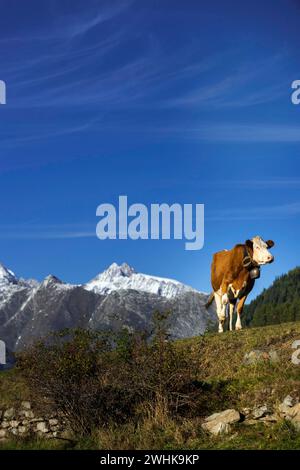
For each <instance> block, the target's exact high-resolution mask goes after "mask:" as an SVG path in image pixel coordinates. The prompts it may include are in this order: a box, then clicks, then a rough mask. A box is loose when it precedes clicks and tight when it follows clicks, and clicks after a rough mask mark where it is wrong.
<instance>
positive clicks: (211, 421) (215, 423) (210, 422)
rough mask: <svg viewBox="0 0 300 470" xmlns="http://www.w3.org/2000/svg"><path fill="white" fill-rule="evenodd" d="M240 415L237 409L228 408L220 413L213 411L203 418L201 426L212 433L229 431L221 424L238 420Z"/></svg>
mask: <svg viewBox="0 0 300 470" xmlns="http://www.w3.org/2000/svg"><path fill="white" fill-rule="evenodd" d="M240 419H241V415H240V413H239V412H238V411H236V410H233V409H229V410H225V411H222V412H220V413H214V414H212V415H210V416H208V417H207V418H206V419H205V422H204V423H203V424H202V428H203V429H204V430H205V431H208V432H210V433H212V434H215V435H216V434H220V433H224V432H227V431H229V430H228V428H227V427H226V426H225V427H224V426H221V425H229V424H233V423H237V422H238V421H240Z"/></svg>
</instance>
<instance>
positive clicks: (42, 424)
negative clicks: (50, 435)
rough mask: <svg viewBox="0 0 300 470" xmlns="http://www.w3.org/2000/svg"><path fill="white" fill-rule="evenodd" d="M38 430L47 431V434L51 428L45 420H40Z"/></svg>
mask: <svg viewBox="0 0 300 470" xmlns="http://www.w3.org/2000/svg"><path fill="white" fill-rule="evenodd" d="M36 430H37V431H39V432H41V433H45V434H46V433H47V432H49V428H48V426H47V423H46V422H45V421H40V422H39V423H37V425H36Z"/></svg>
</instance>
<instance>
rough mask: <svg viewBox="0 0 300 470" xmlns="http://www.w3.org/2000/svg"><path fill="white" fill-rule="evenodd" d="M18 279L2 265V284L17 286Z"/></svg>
mask: <svg viewBox="0 0 300 470" xmlns="http://www.w3.org/2000/svg"><path fill="white" fill-rule="evenodd" d="M17 282H18V279H17V277H16V276H15V274H14V273H13V272H12V271H11V270H10V269H7V268H6V267H5V266H4V265H3V264H1V263H0V283H1V284H17Z"/></svg>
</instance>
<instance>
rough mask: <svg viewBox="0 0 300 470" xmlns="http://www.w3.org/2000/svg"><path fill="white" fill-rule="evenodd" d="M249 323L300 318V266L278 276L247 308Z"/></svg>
mask: <svg viewBox="0 0 300 470" xmlns="http://www.w3.org/2000/svg"><path fill="white" fill-rule="evenodd" d="M245 316H246V322H247V324H250V325H251V326H265V325H272V324H277V323H283V322H290V321H299V320H300V267H297V268H295V269H293V270H291V271H289V272H288V273H287V274H284V275H282V276H280V277H278V278H277V279H276V280H275V281H274V282H273V284H272V285H271V286H270V287H269V288H268V289H264V290H263V291H262V293H261V294H260V295H258V296H257V297H256V299H254V300H253V301H252V302H251V303H250V304H249V305H247V306H246V308H245Z"/></svg>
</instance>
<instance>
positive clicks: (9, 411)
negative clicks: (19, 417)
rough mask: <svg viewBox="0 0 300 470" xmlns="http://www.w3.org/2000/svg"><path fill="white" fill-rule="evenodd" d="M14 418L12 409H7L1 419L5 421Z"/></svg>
mask: <svg viewBox="0 0 300 470" xmlns="http://www.w3.org/2000/svg"><path fill="white" fill-rule="evenodd" d="M14 416H15V409H14V408H8V410H5V411H4V413H3V417H4V418H7V419H11V418H13V417H14Z"/></svg>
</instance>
